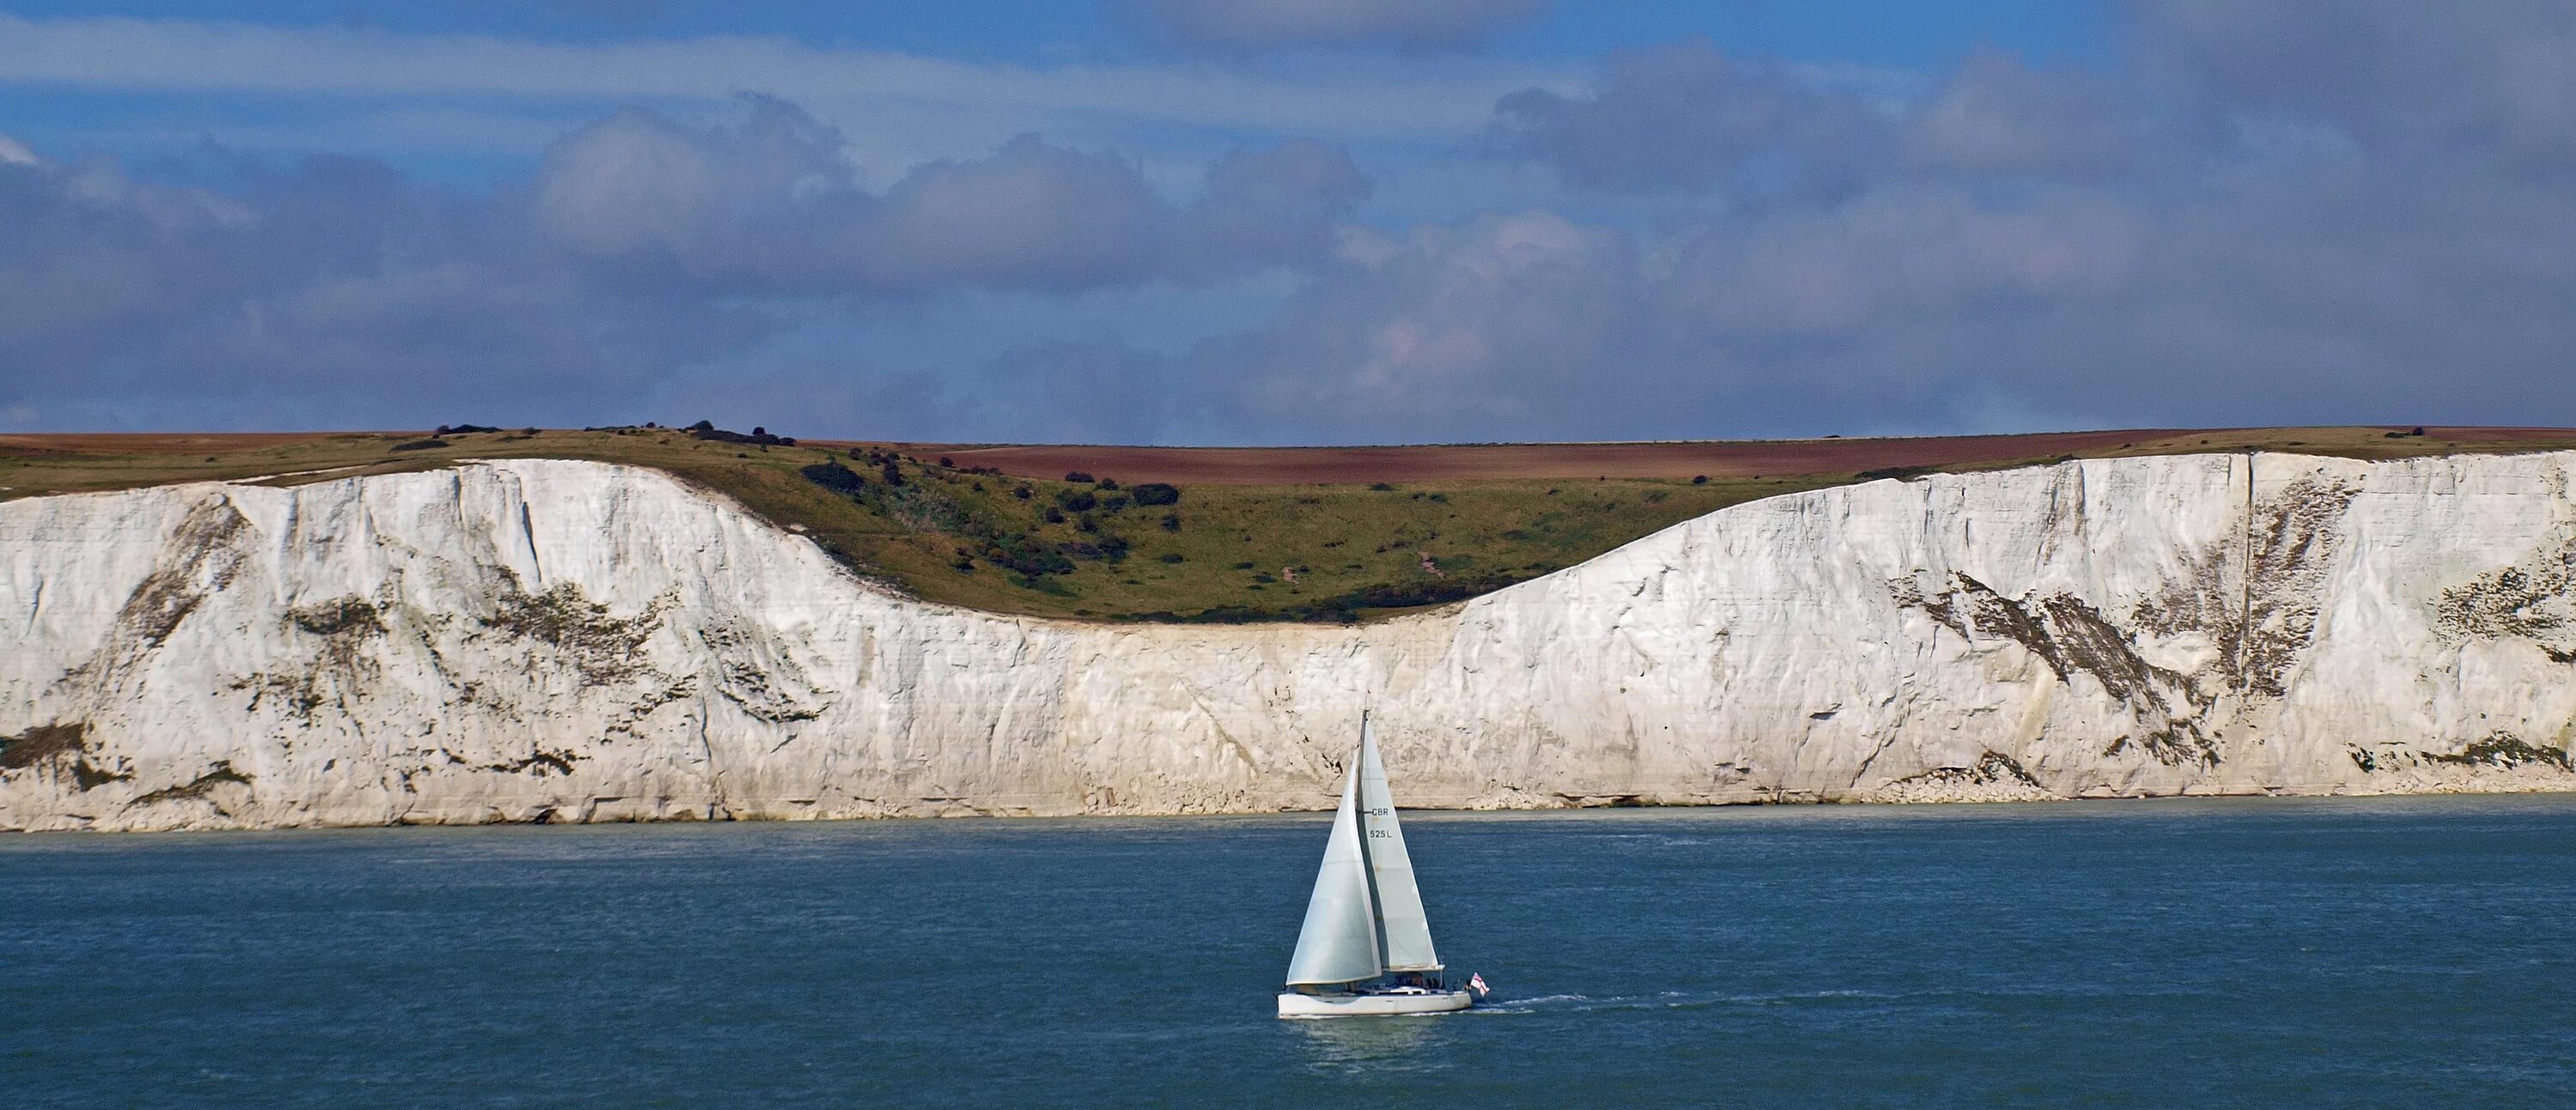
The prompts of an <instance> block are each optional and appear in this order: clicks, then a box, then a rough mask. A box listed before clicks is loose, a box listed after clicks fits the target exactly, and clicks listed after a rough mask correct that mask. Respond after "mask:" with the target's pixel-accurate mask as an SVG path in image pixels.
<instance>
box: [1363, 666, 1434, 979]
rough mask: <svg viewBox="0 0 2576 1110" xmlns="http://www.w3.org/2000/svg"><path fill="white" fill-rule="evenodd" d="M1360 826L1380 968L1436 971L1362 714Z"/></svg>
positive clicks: (1408, 860) (1409, 863)
mask: <svg viewBox="0 0 2576 1110" xmlns="http://www.w3.org/2000/svg"><path fill="white" fill-rule="evenodd" d="M1360 828H1361V829H1362V830H1363V831H1365V832H1366V833H1367V834H1368V836H1367V839H1366V840H1365V842H1364V845H1365V850H1366V851H1367V853H1368V862H1369V870H1370V872H1371V873H1372V875H1373V876H1374V877H1375V879H1376V880H1377V882H1376V887H1377V912H1378V920H1379V922H1380V924H1381V925H1382V926H1383V928H1384V931H1385V934H1386V969H1387V970H1388V971H1438V970H1440V954H1439V953H1437V952H1434V951H1432V949H1431V922H1430V921H1429V919H1427V918H1425V917H1424V916H1423V915H1422V891H1421V890H1420V889H1418V888H1416V887H1415V886H1414V885H1413V856H1412V855H1411V854H1410V853H1407V852H1406V851H1405V850H1404V827H1403V826H1401V825H1399V824H1397V823H1396V820H1395V797H1394V795H1392V794H1390V793H1388V792H1387V788H1386V765H1385V764H1383V763H1381V762H1379V761H1378V755H1377V738H1376V737H1375V736H1374V735H1372V734H1370V732H1369V727H1368V718H1367V717H1365V716H1363V717H1361V718H1360Z"/></svg>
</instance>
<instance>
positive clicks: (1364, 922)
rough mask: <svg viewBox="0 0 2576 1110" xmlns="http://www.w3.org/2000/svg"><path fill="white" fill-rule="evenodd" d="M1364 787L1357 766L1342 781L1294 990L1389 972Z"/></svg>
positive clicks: (1295, 962)
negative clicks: (1363, 834)
mask: <svg viewBox="0 0 2576 1110" xmlns="http://www.w3.org/2000/svg"><path fill="white" fill-rule="evenodd" d="M1359 787H1360V765H1359V763H1358V762H1357V761H1355V762H1353V763H1352V764H1351V770H1350V774H1348V775H1347V776H1345V777H1344V778H1343V780H1342V808H1341V811H1340V812H1338V813H1336V814H1334V815H1333V835H1332V838H1331V839H1329V840H1327V841H1325V842H1324V866H1323V868H1322V869H1321V870H1318V871H1317V872H1315V894H1314V897H1313V898H1311V899H1309V900H1307V902H1306V926H1305V928H1303V929H1301V930H1299V931H1298V933H1297V954H1296V955H1294V956H1291V957H1289V958H1288V985H1290V986H1324V985H1329V984H1334V983H1353V982H1358V981H1359V980H1362V979H1374V978H1376V977H1377V976H1379V975H1381V974H1383V973H1385V971H1386V968H1385V967H1384V966H1383V965H1381V964H1380V963H1379V962H1378V952H1377V922H1376V916H1377V915H1376V907H1375V905H1374V904H1373V902H1372V900H1371V899H1370V898H1369V869H1368V859H1367V857H1366V856H1365V855H1364V854H1363V853H1362V849H1361V848H1360V822H1359ZM1415 912H1416V914H1417V915H1418V914H1419V913H1420V911H1419V910H1418V909H1417V910H1416V911H1415Z"/></svg>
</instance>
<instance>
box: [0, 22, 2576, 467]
mask: <svg viewBox="0 0 2576 1110" xmlns="http://www.w3.org/2000/svg"><path fill="white" fill-rule="evenodd" d="M2571 404H2576V0H2479V2H2477V3H2474V4H2466V5H2435V4H2425V3H2421V2H2420V0H2100V2H2095V0H1986V2H1982V3H1980V2H1970V0H1802V2H1789V0H1709V2H1703V3H1654V2H1646V0H1638V2H1631V3H1619V4H1601V3H1594V4H1581V3H1572V2H1551V0H1064V2H1058V3H1042V2H1037V0H951V2H949V3H944V4H921V3H892V2H879V0H840V2H837V3H804V2H795V3H770V4H743V3H723V4H720V3H713V2H698V0H525V2H506V3H505V2H502V0H460V2H456V3H446V4H419V3H402V4H395V3H378V2H374V0H345V2H333V0H285V2H263V3H247V2H227V0H147V2H137V3H125V4H96V3H77V2H67V0H36V2H32V3H30V2H18V3H12V2H11V0H0V431H36V430H57V431H72V430H98V431H129V430H130V431H148V430H300V429H355V428H369V429H374V428H383V429H398V428H417V427H427V426H430V425H433V424H441V423H476V424H497V425H509V426H517V425H522V424H536V425H543V426H549V427H558V426H589V425H605V424H615V423H627V422H640V421H644V420H658V421H662V422H666V423H669V422H677V423H687V422H692V421H695V420H699V419H712V420H714V421H716V422H717V423H719V424H721V425H724V426H728V427H750V426H752V425H762V426H766V427H769V428H771V429H772V430H775V431H778V432H781V433H782V434H792V435H804V436H812V437H827V436H841V437H864V438H881V439H910V440H933V441H987V442H1115V443H1157V444H1305V443H1313V444H1341V443H1415V442H1493V441H1532V440H1604V439H1620V440H1629V439H1682V438H1687V439H1703V438H1742V437H1770V436H1819V435H1888V434H1955V433H1982V432H2009V431H2034V430H2051V429H2067V428H2096V427H2173V426H2243V425H2258V424H2325V423H2383V424H2401V425H2414V424H2518V425H2529V424H2538V425H2568V424H2576V412H2571Z"/></svg>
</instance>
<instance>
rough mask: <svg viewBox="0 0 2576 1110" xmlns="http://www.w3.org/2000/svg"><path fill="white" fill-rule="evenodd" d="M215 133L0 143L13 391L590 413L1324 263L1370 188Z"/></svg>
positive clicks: (61, 400) (1335, 166) (192, 417)
mask: <svg viewBox="0 0 2576 1110" xmlns="http://www.w3.org/2000/svg"><path fill="white" fill-rule="evenodd" d="M207 157H208V159H210V160H212V161H215V162H219V163H222V165H221V166H220V167H219V169H220V172H219V173H217V174H214V175H213V176H221V177H225V178H228V179H229V180H231V181H233V182H234V183H236V185H237V186H238V187H235V188H227V189H225V190H223V191H220V192H218V191H212V190H207V189H201V188H182V187H175V186H168V185H156V184H151V183H148V182H145V181H141V180H137V179H135V178H133V177H131V176H129V175H127V174H125V173H123V172H121V171H120V170H118V169H117V168H116V167H114V166H113V165H109V164H104V163H97V164H78V165H62V164H52V163H46V162H42V161H39V160H35V159H33V158H32V157H25V158H12V159H0V365H6V366H9V367H12V368H14V369H15V370H16V371H17V372H13V373H11V374H8V375H0V416H8V414H15V415H14V416H8V419H9V420H10V422H11V423H16V424H21V425H24V424H29V423H42V424H45V425H47V426H55V427H80V426H89V427H118V426H172V425H177V426H201V427H202V426H210V425H211V426H239V425H267V426H296V425H305V426H311V425H323V426H332V425H337V426H349V425H353V424H356V425H386V424H394V425H399V424H406V423H409V424H418V423H426V422H436V421H439V420H453V419H463V418H465V417H464V416H463V415H462V414H463V413H465V412H466V411H467V410H469V409H471V410H473V411H476V412H481V413H486V414H488V418H489V419H493V420H507V421H510V422H518V421H521V420H542V421H547V422H553V423H592V422H597V421H601V420H607V419H614V418H620V417H623V416H626V415H630V414H636V413H640V412H642V411H646V410H644V408H643V406H644V405H645V404H646V403H647V400H648V399H649V398H650V397H651V396H653V394H654V392H655V391H656V390H660V389H663V388H665V387H666V386H670V385H672V383H674V382H681V381H682V379H684V378H685V377H686V376H687V373H688V372H691V371H693V370H695V369H696V368H699V367H702V366H704V365H706V364H708V363H711V362H722V361H728V360H731V361H734V362H735V363H737V368H741V369H745V370H746V372H749V371H748V368H743V367H740V366H739V363H740V362H741V361H742V360H743V359H744V358H745V357H746V356H747V355H748V354H750V353H751V352H754V351H756V350H757V349H758V348H759V347H760V346H761V345H762V344H763V343H764V342H765V341H767V340H769V339H771V338H773V337H775V336H777V335H779V334H781V333H782V331H784V330H786V329H792V328H796V327H801V326H805V325H808V324H810V323H812V322H813V321H815V320H816V319H818V318H826V319H827V318H832V317H834V316H836V315H841V314H846V313H848V312H851V311H853V310H854V309H855V308H857V307H858V306H863V305H866V304H869V303H880V302H885V301H887V300H888V299H896V300H900V299H904V298H919V297H927V296H935V295H944V294H952V293H959V292H972V291H990V290H1037V291H1045V292H1059V293H1061V292H1077V291H1082V290H1092V289H1101V288H1111V287H1120V286H1132V285H1135V284H1137V283H1141V282H1149V281H1159V282H1168V283H1177V284H1183V285H1186V284H1189V283H1194V282H1202V281H1212V280H1221V279H1225V278H1230V277H1234V276H1239V275H1243V274H1247V273H1252V272H1256V271H1259V270H1262V269H1265V268H1270V267H1277V266H1287V265H1304V264H1311V263H1312V262H1313V261H1315V260H1317V259H1319V258H1321V257H1322V256H1323V254H1324V253H1325V252H1326V251H1327V250H1328V249H1329V246H1330V243H1331V241H1332V236H1333V224H1334V221H1335V220H1336V219H1337V218H1338V217H1339V216H1340V215H1341V214H1343V213H1345V212H1346V211H1347V210H1348V209H1349V207H1350V206H1351V205H1352V204H1354V203H1356V202H1357V201H1358V200H1359V199H1360V198H1361V197H1362V196H1364V195H1365V193H1366V191H1367V183H1366V181H1365V179H1363V178H1361V177H1360V175H1359V173H1358V171H1357V170H1356V169H1355V168H1354V167H1353V166H1352V165H1351V164H1350V162H1349V160H1348V159H1347V158H1346V157H1344V156H1343V155H1342V154H1341V153H1340V152H1338V151H1336V150H1333V149H1331V148H1327V147H1323V146H1321V145H1319V144H1313V143H1303V142H1300V143H1290V144H1286V145H1282V146H1277V147H1270V148H1263V149H1252V150H1241V151H1237V152H1234V153H1233V154H1230V155H1228V156H1226V157H1225V158H1223V159H1221V160H1220V161H1218V162H1217V163H1216V164H1215V165H1214V166H1213V167H1212V168H1211V170H1210V171H1209V174H1208V177H1207V181H1206V185H1205V187H1204V188H1203V189H1202V190H1201V191H1200V193H1199V194H1198V195H1197V196H1195V197H1193V198H1190V199H1189V200H1187V201H1184V202H1180V203H1174V202H1169V201H1165V200H1162V199H1160V198H1158V197H1157V196H1156V195H1155V194H1154V193H1153V191H1152V190H1151V189H1149V188H1148V187H1147V186H1146V184H1145V182H1144V180H1143V178H1142V177H1141V176H1140V175H1139V174H1138V172H1137V171H1136V169H1135V167H1133V166H1132V165H1130V164H1128V163H1126V162H1124V161H1122V160H1120V159H1118V158H1115V157H1113V156H1109V155H1104V154H1097V153H1090V152H1083V151H1076V150H1071V149H1067V148H1063V147H1057V146H1052V145H1049V144H1047V143H1045V142H1043V141H1042V140H1039V139H1037V138H1035V137H1028V138H1022V139H1019V140H1015V141H1013V142H1011V143H1009V144H1006V145H1005V146H1004V147H1003V148H1002V149H1000V150H999V151H997V152H995V153H994V154H993V155H992V156H990V157H988V158H982V159H974V160H965V161H943V162H935V163H930V164H927V165H922V166H918V167H915V168H913V169H912V170H910V171H909V172H907V173H905V174H904V175H903V176H902V177H901V178H900V179H898V180H897V181H896V182H895V183H894V184H893V185H891V186H890V187H888V188H886V189H885V190H883V191H882V192H871V191H869V190H867V189H865V188H862V187H861V186H860V185H859V184H858V183H857V181H856V178H855V175H854V173H853V171H852V170H851V169H850V167H849V165H848V164H847V162H846V160H845V158H844V157H843V143H842V141H841V138H840V136H839V135H838V134H837V133H836V132H834V131H833V130H832V129H830V128H827V127H823V126H821V125H819V124H816V123H815V122H814V121H813V120H812V119H810V118H808V117H807V116H806V115H805V114H804V113H802V112H801V111H798V110H797V109H795V108H794V107H793V106H790V105H786V104H784V103H781V102H777V101H772V100H760V99H754V100H751V101H748V102H747V103H746V106H745V110H744V112H743V113H742V116H741V118H740V119H738V120H736V121H733V122H731V123H728V124H725V125H722V126H717V127H711V128H693V127H689V126H683V125H681V124H678V123H675V122H673V121H671V120H669V119H666V118H664V117H661V116H659V115H656V114H654V113H651V112H648V111H643V110H640V109H626V110H622V111H619V112H616V113H614V114H612V115H610V116H608V117H607V118H604V119H602V120H600V121H598V122H596V123H594V124H592V125H590V126H587V127H584V128H582V129H580V130H579V131H577V132H575V133H573V134H571V135H568V136H566V137H565V138H564V139H563V140H562V141H560V142H558V143H557V144H555V146H554V147H553V148H552V149H551V150H549V151H548V152H547V155H546V158H545V161H544V163H543V165H542V166H541V168H540V169H539V170H538V172H537V174H536V176H535V180H534V181H533V183H532V185H531V186H530V187H528V188H525V189H507V188H505V189H502V190H499V191H497V192H494V193H491V194H473V193H467V192H463V191H459V190H454V189H448V188H443V187H437V186H431V185H426V184H423V183H420V182H417V181H413V180H410V179H408V178H406V177H404V176H402V175H400V174H398V173H396V172H394V171H392V170H390V169H388V168H386V167H384V166H382V165H381V164H377V163H372V162H367V161H362V160H354V159H341V158H317V159H311V160H308V161H306V162H303V163H301V164H298V165H296V166H293V167H290V168H277V167H272V166H269V165H266V164H263V163H260V162H258V161H256V160H252V159H244V158H238V157H235V156H232V155H229V154H226V153H224V152H222V151H219V150H210V151H208V152H207ZM894 369H896V370H897V371H898V372H899V371H900V370H902V369H904V368H894ZM857 372H862V373H868V372H873V371H869V370H864V369H862V370H859V371H857ZM682 384H685V382H683V383H682ZM499 408H506V409H507V410H508V412H507V414H505V413H503V412H501V411H498V409H499ZM476 419H485V417H477V418H476ZM770 422H773V423H774V422H776V421H770Z"/></svg>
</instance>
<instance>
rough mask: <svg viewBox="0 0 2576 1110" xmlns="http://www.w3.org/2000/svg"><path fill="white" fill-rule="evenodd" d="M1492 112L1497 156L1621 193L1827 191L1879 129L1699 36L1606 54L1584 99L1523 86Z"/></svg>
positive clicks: (1874, 115) (1877, 143) (1860, 113)
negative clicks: (1602, 71) (1762, 187)
mask: <svg viewBox="0 0 2576 1110" xmlns="http://www.w3.org/2000/svg"><path fill="white" fill-rule="evenodd" d="M1495 115H1496V117H1497V119H1496V121H1495V124H1494V129H1493V132H1492V135H1491V138H1492V140H1493V141H1494V142H1495V143H1496V144H1497V145H1498V146H1499V147H1500V148H1501V149H1502V150H1503V151H1504V152H1506V153H1508V154H1510V155H1512V156H1514V157H1518V158H1522V159H1526V160H1530V161H1534V162H1541V163H1544V164H1546V165H1549V166H1551V167H1553V168H1555V169H1556V170H1557V172H1558V173H1560V174H1562V175H1563V176H1564V177H1565V178H1566V179H1567V180H1569V181H1571V182H1573V183H1575V184H1577V185H1582V186H1586V187H1591V188H1602V189H1615V190H1629V191H1652V190H1697V189H1707V188H1712V187H1716V186H1721V185H1730V184H1744V183H1748V179H1749V178H1750V179H1756V180H1753V181H1751V182H1750V183H1752V184H1757V185H1759V184H1764V183H1765V180H1766V179H1767V182H1768V183H1769V184H1772V185H1775V186H1786V185H1790V184H1793V183H1795V184H1800V185H1802V186H1812V185H1815V184H1818V183H1824V184H1836V183H1840V182H1842V181H1844V180H1846V179H1848V177H1849V176H1850V175H1851V174H1853V173H1854V172H1855V171H1856V170H1857V168H1858V163H1859V162H1860V161H1861V160H1862V159H1865V158H1868V157H1871V156H1873V155H1875V154H1878V153H1880V152H1881V151H1880V148H1881V147H1882V146H1883V141H1882V140H1883V136H1884V135H1885V133H1886V131H1887V129H1888V121H1887V120H1885V119H1884V118H1882V116H1881V114H1880V113H1878V112H1876V111H1874V110H1873V109H1872V108H1871V107H1870V106H1869V105H1867V104H1866V103H1864V102H1863V101H1862V100H1861V99H1860V98H1859V97H1858V96H1855V95H1853V94H1851V93H1849V92H1843V91H1836V90H1829V89H1823V88H1819V87H1817V86H1816V85H1815V84H1814V83H1813V82H1811V81H1808V80H1805V79H1802V78H1801V77H1799V76H1797V75H1795V74H1794V73H1792V72H1790V71H1789V70H1788V69H1787V68H1785V67H1783V66H1780V65H1777V64H1771V63H1750V64H1748V63H1745V62H1740V61H1737V60H1735V59H1733V58H1729V57H1728V56H1726V55H1725V54H1724V53H1722V52H1720V51H1719V50H1718V49H1717V47H1716V46H1714V45H1713V44H1711V43H1709V42H1707V41H1705V40H1698V41H1692V42H1687V43H1681V44H1677V45H1673V46H1665V47H1658V48H1655V49H1651V50H1638V51H1630V52H1627V53H1622V54H1619V55H1616V56H1613V57H1612V58H1611V59H1610V62H1609V66H1608V73H1607V74H1606V76H1605V77H1604V78H1603V79H1602V81H1601V82H1600V84H1599V86H1598V87H1597V88H1596V89H1594V90H1593V91H1592V92H1591V93H1590V94H1589V95H1576V96H1569V95H1565V94H1561V93H1556V92H1551V91H1548V90H1546V89H1538V88H1531V89H1525V90H1522V91H1520V92H1517V93H1513V94H1512V95H1510V96H1507V97H1504V98H1503V99H1502V100H1501V102H1500V103H1499V104H1497V105H1496V109H1495Z"/></svg>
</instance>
